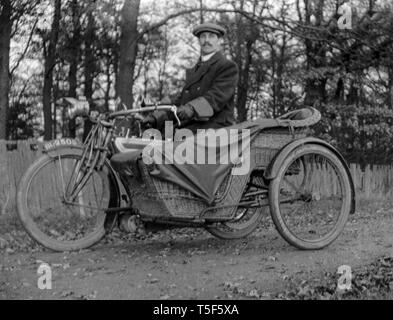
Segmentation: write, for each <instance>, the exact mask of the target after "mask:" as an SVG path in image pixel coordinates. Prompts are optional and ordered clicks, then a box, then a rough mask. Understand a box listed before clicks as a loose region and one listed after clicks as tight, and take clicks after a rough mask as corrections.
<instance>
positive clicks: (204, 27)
mask: <svg viewBox="0 0 393 320" xmlns="http://www.w3.org/2000/svg"><path fill="white" fill-rule="evenodd" d="M202 32H213V33H215V34H217V35H219V36H224V35H225V33H226V30H225V28H223V27H221V26H219V25H218V24H215V23H212V22H206V23H202V24H200V25H198V26H196V27H195V28H194V30H192V34H193V35H194V36H196V37H199V35H200V34H201V33H202Z"/></svg>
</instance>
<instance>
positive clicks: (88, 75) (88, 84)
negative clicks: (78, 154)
mask: <svg viewBox="0 0 393 320" xmlns="http://www.w3.org/2000/svg"><path fill="white" fill-rule="evenodd" d="M87 19H88V22H87V30H86V34H85V97H86V100H87V101H88V102H89V105H90V107H91V106H93V91H94V90H93V81H94V71H95V57H94V29H95V22H94V16H93V10H92V8H90V10H89V13H88V18H87ZM92 127H93V123H92V122H91V121H90V119H89V118H86V119H85V123H84V128H83V141H85V139H86V138H87V136H88V134H89V132H90V130H91V128H92Z"/></svg>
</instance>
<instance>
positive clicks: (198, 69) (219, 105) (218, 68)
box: [157, 52, 239, 133]
mask: <svg viewBox="0 0 393 320" xmlns="http://www.w3.org/2000/svg"><path fill="white" fill-rule="evenodd" d="M238 78H239V71H238V67H237V65H236V63H235V62H233V61H231V60H228V59H226V58H225V57H224V56H223V54H222V53H221V52H217V53H216V54H214V55H213V56H212V57H211V58H210V59H209V60H208V61H206V62H198V63H197V65H196V66H195V67H193V68H191V69H188V70H187V72H186V83H185V86H184V88H183V90H182V91H181V94H180V95H179V97H178V98H177V99H176V100H175V101H174V102H173V103H174V104H176V105H177V106H180V105H185V104H190V105H192V106H193V108H194V110H195V113H196V116H195V118H194V119H193V120H192V121H191V122H189V123H188V124H187V125H186V126H185V127H186V128H189V129H190V130H192V131H193V132H194V133H195V132H196V130H197V129H208V128H213V129H216V128H221V127H226V126H230V125H232V124H234V123H235V119H234V96H235V89H236V87H237V83H238ZM157 120H158V121H157V124H158V127H162V126H163V125H164V123H163V122H164V121H165V120H167V119H165V117H160V119H157Z"/></svg>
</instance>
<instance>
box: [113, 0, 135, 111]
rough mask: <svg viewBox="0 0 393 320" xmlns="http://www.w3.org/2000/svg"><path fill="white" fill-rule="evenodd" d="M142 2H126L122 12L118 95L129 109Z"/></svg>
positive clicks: (117, 81) (117, 82)
mask: <svg viewBox="0 0 393 320" xmlns="http://www.w3.org/2000/svg"><path fill="white" fill-rule="evenodd" d="M139 7H140V0H126V1H125V2H124V5H123V9H122V10H121V25H120V29H121V36H120V62H119V70H118V74H117V80H116V93H117V96H118V97H120V98H121V100H122V102H123V103H125V105H126V106H127V107H128V108H131V107H132V104H133V95H132V88H133V84H134V70H135V61H136V57H137V53H138V42H137V41H138V38H139V33H138V16H139Z"/></svg>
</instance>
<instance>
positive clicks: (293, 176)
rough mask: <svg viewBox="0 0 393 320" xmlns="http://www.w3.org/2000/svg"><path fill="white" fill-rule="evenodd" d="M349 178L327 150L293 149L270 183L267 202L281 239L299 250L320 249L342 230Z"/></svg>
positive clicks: (314, 147)
mask: <svg viewBox="0 0 393 320" xmlns="http://www.w3.org/2000/svg"><path fill="white" fill-rule="evenodd" d="M351 199H352V189H351V185H350V177H349V176H348V173H347V171H346V169H345V167H344V165H343V163H342V162H341V160H340V159H339V158H338V157H337V156H336V155H335V154H334V153H333V152H332V151H331V150H329V149H328V148H326V147H324V146H321V145H315V144H307V145H304V146H301V147H299V148H297V149H295V150H293V151H292V152H291V153H290V154H289V155H288V157H287V158H286V159H285V160H284V162H283V164H282V166H281V168H280V169H279V171H278V174H277V177H276V178H274V179H273V180H272V181H271V182H270V186H269V203H270V209H271V215H272V219H273V222H274V224H275V226H276V228H277V230H278V232H279V233H280V234H281V236H282V237H283V238H284V239H285V240H286V241H287V242H288V243H290V244H292V245H293V246H295V247H297V248H299V249H321V248H323V247H326V246H327V245H329V244H330V243H332V242H333V241H334V240H335V239H336V238H337V237H338V236H339V234H340V233H341V231H342V230H343V228H344V226H345V223H346V221H347V219H348V216H349V213H350V210H351Z"/></svg>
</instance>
